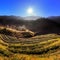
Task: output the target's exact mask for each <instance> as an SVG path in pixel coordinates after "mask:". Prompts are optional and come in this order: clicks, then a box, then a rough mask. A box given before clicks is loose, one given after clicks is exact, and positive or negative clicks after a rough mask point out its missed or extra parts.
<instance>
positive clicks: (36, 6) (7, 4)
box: [0, 0, 60, 17]
mask: <svg viewBox="0 0 60 60" xmlns="http://www.w3.org/2000/svg"><path fill="white" fill-rule="evenodd" d="M29 7H30V8H32V9H33V12H34V14H36V15H37V16H43V17H46V16H58V15H60V0H0V15H16V16H28V14H27V9H28V8H29Z"/></svg>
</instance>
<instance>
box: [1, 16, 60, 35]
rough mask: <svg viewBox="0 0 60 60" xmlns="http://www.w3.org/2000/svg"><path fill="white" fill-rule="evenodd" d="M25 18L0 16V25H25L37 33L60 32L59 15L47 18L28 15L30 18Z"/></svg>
mask: <svg viewBox="0 0 60 60" xmlns="http://www.w3.org/2000/svg"><path fill="white" fill-rule="evenodd" d="M25 18H27V17H25ZM25 18H24V17H19V16H0V25H3V26H7V25H9V26H13V25H14V26H16V27H15V28H19V26H22V25H25V27H26V28H27V29H29V30H31V31H34V32H36V33H38V34H48V33H57V34H60V16H55V17H48V18H44V17H35V16H30V17H29V18H30V19H29V18H27V19H25ZM36 18H37V19H36Z"/></svg>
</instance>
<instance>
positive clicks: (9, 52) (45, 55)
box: [0, 34, 60, 60]
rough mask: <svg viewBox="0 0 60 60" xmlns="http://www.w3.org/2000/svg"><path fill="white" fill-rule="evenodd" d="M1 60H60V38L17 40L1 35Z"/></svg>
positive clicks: (42, 37) (50, 35)
mask: <svg viewBox="0 0 60 60" xmlns="http://www.w3.org/2000/svg"><path fill="white" fill-rule="evenodd" d="M0 60H60V36H59V35H57V34H46V35H39V36H35V37H31V38H18V39H17V38H16V37H12V36H9V35H4V34H0Z"/></svg>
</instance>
